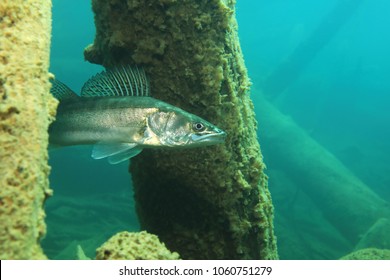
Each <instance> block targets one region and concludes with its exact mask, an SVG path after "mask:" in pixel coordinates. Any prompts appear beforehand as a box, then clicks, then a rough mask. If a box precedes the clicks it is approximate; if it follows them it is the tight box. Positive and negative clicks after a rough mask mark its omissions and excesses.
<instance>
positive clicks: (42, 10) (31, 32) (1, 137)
mask: <svg viewBox="0 0 390 280" xmlns="http://www.w3.org/2000/svg"><path fill="white" fill-rule="evenodd" d="M0 30H1V34H0V159H1V160H0V225H1V227H0V258H1V259H44V258H46V256H45V255H44V253H43V252H42V249H41V247H40V246H39V240H40V238H41V237H42V236H43V235H44V234H45V232H46V226H45V223H44V221H43V219H44V216H45V213H44V210H43V202H44V199H45V197H47V196H49V195H50V194H51V190H50V188H49V183H48V174H49V170H50V169H49V166H48V164H47V158H48V155H47V145H48V134H47V128H48V126H49V122H50V120H51V119H53V117H54V112H55V106H56V103H55V101H54V99H53V98H52V97H51V95H50V93H49V88H50V84H49V74H48V69H49V50H50V32H51V1H44V0H28V1H26V0H24V1H22V0H12V1H11V0H2V1H1V3H0Z"/></svg>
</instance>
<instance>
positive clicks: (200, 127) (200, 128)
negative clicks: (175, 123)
mask: <svg viewBox="0 0 390 280" xmlns="http://www.w3.org/2000/svg"><path fill="white" fill-rule="evenodd" d="M192 129H193V130H194V131H196V132H202V131H204V130H205V129H206V126H205V125H204V124H203V123H201V122H197V123H193V124H192Z"/></svg>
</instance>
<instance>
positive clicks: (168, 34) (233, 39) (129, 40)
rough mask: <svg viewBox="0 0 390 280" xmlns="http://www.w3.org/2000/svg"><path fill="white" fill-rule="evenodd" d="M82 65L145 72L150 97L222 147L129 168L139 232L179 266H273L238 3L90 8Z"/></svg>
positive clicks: (149, 156) (155, 155) (116, 1)
mask: <svg viewBox="0 0 390 280" xmlns="http://www.w3.org/2000/svg"><path fill="white" fill-rule="evenodd" d="M93 10H94V12H95V24H96V30H97V31H96V38H95V41H94V44H93V45H90V46H88V47H87V48H86V50H85V58H86V59H87V60H89V61H90V62H93V63H98V64H102V65H104V66H112V65H117V64H127V63H129V64H138V65H143V66H144V67H145V69H146V71H147V73H148V74H149V76H150V80H151V87H152V94H153V96H154V97H156V98H159V99H161V100H164V101H167V102H169V103H171V104H174V105H176V106H179V107H181V108H183V109H185V110H187V111H189V112H191V113H194V114H197V115H199V116H201V117H203V118H205V119H207V120H209V121H210V122H212V123H215V124H216V125H218V126H219V127H221V128H222V129H223V130H225V131H226V132H227V133H228V137H227V139H226V142H225V143H224V144H223V145H218V146H214V147H206V148H202V149H194V150H180V151H144V152H143V153H142V154H141V155H140V156H138V157H136V158H134V159H133V160H132V162H131V167H130V171H131V173H132V177H133V183H134V191H135V200H136V208H137V212H138V216H139V219H140V223H141V226H142V227H143V228H144V229H146V230H147V231H148V232H150V233H154V234H157V235H158V236H159V238H160V239H161V240H162V241H163V242H164V243H165V244H166V245H167V247H168V248H169V249H170V250H173V251H177V252H179V254H180V256H181V257H182V258H184V259H276V258H277V257H278V256H277V249H276V238H275V236H274V233H273V206H272V201H271V197H270V193H269V191H268V186H267V177H266V175H265V174H264V163H263V160H262V155H261V151H260V147H259V143H258V141H257V135H256V130H257V123H256V120H255V116H254V112H253V104H252V102H251V100H250V98H249V88H250V81H249V78H248V75H247V71H246V68H245V65H244V61H243V57H242V53H241V49H240V44H239V41H238V36H237V23H236V20H235V17H234V1H220V0H213V1H205V0H203V1H189V0H186V1H173V0H172V1H168V0H165V1H161V0H160V1H159V0H154V1H149V2H148V4H147V5H146V4H144V3H143V2H142V1H120V0H111V1H100V0H94V1H93Z"/></svg>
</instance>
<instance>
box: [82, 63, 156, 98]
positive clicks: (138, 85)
mask: <svg viewBox="0 0 390 280" xmlns="http://www.w3.org/2000/svg"><path fill="white" fill-rule="evenodd" d="M81 96H83V97H93V96H150V89H149V80H148V78H147V77H146V74H145V70H144V69H143V68H141V67H137V66H133V67H131V66H128V65H127V66H118V67H115V68H112V69H107V70H106V71H103V72H101V73H99V74H96V75H95V76H93V77H92V78H90V79H89V80H88V81H87V82H86V83H85V84H84V86H83V88H82V89H81Z"/></svg>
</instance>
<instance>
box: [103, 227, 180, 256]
mask: <svg viewBox="0 0 390 280" xmlns="http://www.w3.org/2000/svg"><path fill="white" fill-rule="evenodd" d="M96 259H98V260H179V259H180V257H179V254H178V253H175V252H170V251H169V250H168V249H167V248H166V247H165V245H164V243H161V242H160V241H159V240H158V237H157V236H156V235H154V234H150V233H147V232H146V231H141V232H127V231H122V232H119V233H117V234H115V235H114V236H113V237H111V238H110V239H109V240H108V241H107V242H105V243H104V244H103V245H102V246H100V247H99V248H97V250H96Z"/></svg>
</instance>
